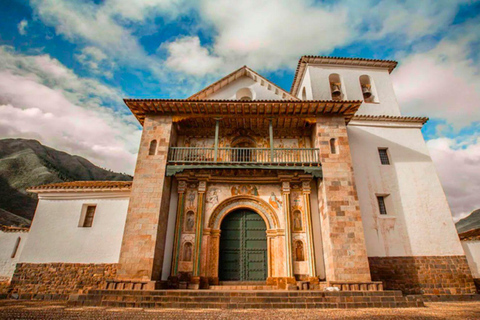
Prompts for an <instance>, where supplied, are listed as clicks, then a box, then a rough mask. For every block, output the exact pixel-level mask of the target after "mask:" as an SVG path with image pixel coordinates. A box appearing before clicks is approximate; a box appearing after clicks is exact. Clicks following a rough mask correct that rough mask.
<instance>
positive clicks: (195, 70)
mask: <svg viewBox="0 0 480 320" xmlns="http://www.w3.org/2000/svg"><path fill="white" fill-rule="evenodd" d="M163 47H165V48H166V49H167V51H168V53H169V57H168V58H167V60H166V62H165V63H166V65H167V66H169V67H170V68H172V69H175V70H178V71H182V72H185V73H189V74H193V75H196V76H202V75H205V74H208V73H211V72H212V71H215V70H218V69H219V68H220V67H221V66H222V60H221V59H220V58H218V57H213V56H211V55H210V54H209V52H208V50H207V49H206V48H204V47H202V46H201V45H200V39H199V38H198V37H183V38H179V39H177V40H176V41H175V42H171V43H166V44H164V45H163Z"/></svg>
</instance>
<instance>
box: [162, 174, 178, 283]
mask: <svg viewBox="0 0 480 320" xmlns="http://www.w3.org/2000/svg"><path fill="white" fill-rule="evenodd" d="M177 190H178V182H177V180H176V179H173V181H172V192H171V193H170V194H171V195H170V209H169V210H168V219H167V234H166V235H165V237H166V238H165V250H164V254H163V267H162V278H161V279H162V280H168V277H169V276H170V270H171V267H172V256H173V243H174V239H175V223H176V220H177V207H178V191H177Z"/></svg>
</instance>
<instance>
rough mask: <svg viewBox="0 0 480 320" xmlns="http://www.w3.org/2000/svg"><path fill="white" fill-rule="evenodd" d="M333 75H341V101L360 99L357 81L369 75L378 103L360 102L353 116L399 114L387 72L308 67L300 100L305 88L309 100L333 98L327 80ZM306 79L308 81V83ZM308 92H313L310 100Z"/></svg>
mask: <svg viewBox="0 0 480 320" xmlns="http://www.w3.org/2000/svg"><path fill="white" fill-rule="evenodd" d="M332 73H337V74H339V75H340V78H341V80H342V86H343V92H344V93H345V97H344V99H348V100H363V94H362V88H361V86H360V80H359V78H360V76H361V75H368V76H370V78H371V79H372V80H373V82H374V85H375V88H376V91H377V95H378V100H379V102H378V103H365V102H364V103H362V105H361V106H360V109H359V110H358V111H357V113H356V114H357V115H364V114H368V115H393V116H398V115H400V108H399V106H398V102H397V99H396V96H395V92H394V90H393V86H392V82H391V79H390V74H389V73H388V70H387V69H379V68H365V67H363V68H359V67H351V66H350V67H332V66H318V65H309V66H308V67H307V73H306V75H305V76H304V79H303V80H302V81H303V82H302V85H301V86H300V90H299V97H301V92H302V88H303V86H305V87H306V88H307V98H308V99H312V98H313V99H314V100H330V99H332V95H331V92H330V82H329V79H328V77H329V75H330V74H332ZM307 75H308V77H307ZM308 78H310V80H309V79H308ZM309 82H310V84H309ZM310 87H311V89H310ZM310 90H311V91H312V97H309V91H310Z"/></svg>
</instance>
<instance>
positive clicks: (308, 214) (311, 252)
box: [302, 180, 317, 278]
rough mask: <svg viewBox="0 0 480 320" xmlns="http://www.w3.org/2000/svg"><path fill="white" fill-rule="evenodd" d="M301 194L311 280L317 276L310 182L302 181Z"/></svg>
mask: <svg viewBox="0 0 480 320" xmlns="http://www.w3.org/2000/svg"><path fill="white" fill-rule="evenodd" d="M302 193H303V203H304V206H305V221H306V224H307V226H306V228H305V231H306V235H307V241H308V247H307V250H308V252H307V253H308V272H309V275H310V277H311V278H315V277H316V276H317V272H316V269H315V247H314V243H313V226H312V210H311V207H310V193H311V188H310V180H308V181H302Z"/></svg>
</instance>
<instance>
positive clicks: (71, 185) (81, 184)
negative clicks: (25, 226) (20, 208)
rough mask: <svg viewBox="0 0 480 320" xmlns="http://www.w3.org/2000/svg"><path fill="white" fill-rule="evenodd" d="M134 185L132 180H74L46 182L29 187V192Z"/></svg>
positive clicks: (113, 187)
mask: <svg viewBox="0 0 480 320" xmlns="http://www.w3.org/2000/svg"><path fill="white" fill-rule="evenodd" d="M131 187H132V181H73V182H60V183H51V184H44V185H40V186H36V187H31V188H28V189H27V191H29V192H38V191H45V190H77V189H79V190H82V189H98V190H102V189H122V190H128V189H131Z"/></svg>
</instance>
